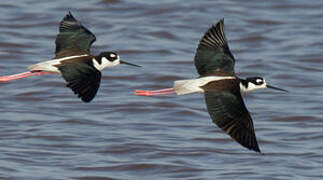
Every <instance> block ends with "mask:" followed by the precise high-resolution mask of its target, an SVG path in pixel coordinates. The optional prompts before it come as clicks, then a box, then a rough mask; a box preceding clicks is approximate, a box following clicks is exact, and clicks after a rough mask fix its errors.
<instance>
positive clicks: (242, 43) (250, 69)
mask: <svg viewBox="0 0 323 180" xmlns="http://www.w3.org/2000/svg"><path fill="white" fill-rule="evenodd" d="M68 10H71V11H72V13H73V14H74V16H75V17H76V18H77V19H78V20H80V21H81V22H82V23H83V24H84V25H85V26H86V27H88V28H89V29H90V30H91V31H92V32H94V33H95V34H96V36H97V42H95V44H94V47H93V48H92V52H93V53H94V54H97V53H99V52H100V51H104V50H116V51H117V52H118V53H120V55H121V57H122V58H123V59H124V60H128V61H129V62H133V63H137V64H140V65H142V66H144V68H141V69H139V68H134V67H130V66H126V65H120V66H118V67H115V68H112V69H108V70H105V71H104V72H103V79H102V83H101V88H100V90H99V92H98V94H97V96H96V98H95V99H94V101H93V102H92V103H90V104H85V103H82V102H81V101H80V100H79V99H78V98H76V97H75V96H74V95H73V93H72V91H71V90H70V89H68V88H66V87H65V82H64V80H63V79H62V78H60V77H59V76H55V75H48V76H42V77H31V78H27V79H22V80H17V81H15V82H12V83H1V84H0V89H1V91H0V92H1V94H0V177H1V178H0V179H9V178H12V179H82V180H85V179H215V178H216V179H321V178H322V177H323V118H322V115H323V112H322V106H323V105H322V102H323V98H322V97H323V90H322V86H323V80H322V75H323V73H322V71H323V64H322V63H323V58H322V56H323V31H322V29H323V2H322V1H316V0H307V1H305V0H303V1H275V0H269V1H255V0H253V1H248V2H243V3H241V1H238V0H222V1H211V0H209V1H207V0H204V1H203V0H202V1H194V0H185V1H184V0H182V1H181V0H159V1H145V0H101V1H100V0H93V1H70V0H65V1H64V0H57V1H41V0H25V1H1V2H0V69H1V73H0V74H1V75H6V74H13V73H18V72H24V71H26V67H27V66H29V65H30V64H33V63H37V62H39V61H43V60H47V59H50V58H52V57H53V52H54V41H55V37H56V34H57V31H58V23H59V21H60V20H61V19H62V18H63V16H64V15H65V14H66V13H67V12H68ZM222 17H224V19H225V26H226V34H227V38H228V39H229V43H230V48H231V50H232V51H233V53H234V55H235V58H236V59H237V63H236V72H237V73H238V75H239V76H241V77H246V76H255V75H256V76H264V77H265V78H266V80H267V82H268V83H270V84H272V85H278V86H281V87H284V88H285V89H287V90H289V91H290V93H289V94H284V93H278V92H274V91H271V90H263V91H259V92H254V93H251V94H249V95H248V96H247V97H246V98H245V101H246V104H247V107H248V109H249V111H250V112H251V115H252V117H253V119H254V124H255V130H256V134H257V137H258V142H259V145H260V148H261V150H262V151H263V153H264V154H265V155H260V154H257V153H254V152H252V151H248V150H246V149H245V148H243V147H241V146H240V145H239V144H237V143H236V142H234V141H233V140H231V138H229V136H227V135H226V134H224V133H223V132H222V131H221V130H219V128H218V127H216V126H215V125H214V124H213V123H212V122H211V120H210V118H209V115H208V113H207V112H206V108H205V104H204V98H203V95H200V94H195V95H194V94H193V95H185V96H163V97H139V96H133V95H132V90H134V89H157V88H166V87H170V86H171V85H172V81H174V80H178V79H188V78H193V77H196V76H197V73H196V71H195V68H194V66H193V61H192V60H193V57H194V53H195V49H196V46H197V43H198V41H199V39H200V37H201V36H202V35H203V33H204V32H205V31H206V30H207V28H208V27H210V25H211V24H214V23H216V22H217V21H218V20H219V19H220V18H222Z"/></svg>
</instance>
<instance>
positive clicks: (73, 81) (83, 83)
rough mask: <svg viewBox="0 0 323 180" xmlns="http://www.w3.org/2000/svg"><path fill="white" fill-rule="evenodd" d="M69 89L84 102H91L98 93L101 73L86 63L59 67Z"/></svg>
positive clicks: (67, 64)
mask: <svg viewBox="0 0 323 180" xmlns="http://www.w3.org/2000/svg"><path fill="white" fill-rule="evenodd" d="M58 69H59V70H60V71H61V73H62V76H63V78H64V79H65V80H66V82H67V85H66V86H67V87H69V88H71V89H72V90H73V92H74V93H75V94H77V95H78V97H79V98H81V99H82V101H84V102H90V101H91V100H92V99H93V98H94V97H95V95H96V93H97V92H98V89H99V87H100V81H101V72H100V71H98V70H97V69H95V68H94V67H93V66H92V65H91V64H89V63H86V62H78V63H65V64H62V65H60V66H58Z"/></svg>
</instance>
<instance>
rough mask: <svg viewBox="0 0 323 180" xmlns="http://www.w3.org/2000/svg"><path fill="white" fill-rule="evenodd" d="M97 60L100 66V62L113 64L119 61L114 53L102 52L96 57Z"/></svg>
mask: <svg viewBox="0 0 323 180" xmlns="http://www.w3.org/2000/svg"><path fill="white" fill-rule="evenodd" d="M97 60H98V62H99V63H100V64H102V62H103V61H104V60H106V61H110V62H113V61H118V60H120V57H119V55H118V54H117V53H115V52H102V53H100V54H99V55H98V56H97ZM119 64H120V63H119Z"/></svg>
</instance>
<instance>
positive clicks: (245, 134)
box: [205, 88, 260, 152]
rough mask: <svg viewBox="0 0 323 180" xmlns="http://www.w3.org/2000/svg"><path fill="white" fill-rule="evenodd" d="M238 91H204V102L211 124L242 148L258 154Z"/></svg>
mask: <svg viewBox="0 0 323 180" xmlns="http://www.w3.org/2000/svg"><path fill="white" fill-rule="evenodd" d="M239 91H240V90H239V88H238V90H231V91H220V92H219V91H217V92H214V91H206V92H205V101H206V105H207V109H208V111H209V114H210V116H211V118H212V120H213V122H214V123H215V124H216V125H218V126H219V127H220V128H221V129H222V130H224V131H225V132H226V133H228V134H229V135H230V136H231V137H232V138H233V139H234V140H236V141H237V142H238V143H240V144H241V145H242V146H244V147H246V148H248V149H252V150H254V151H256V152H260V149H259V147H258V143H257V140H256V135H255V131H254V127H253V122H252V119H251V116H250V114H249V112H248V110H247V108H246V106H245V104H244V102H243V99H242V97H241V94H240V92H239Z"/></svg>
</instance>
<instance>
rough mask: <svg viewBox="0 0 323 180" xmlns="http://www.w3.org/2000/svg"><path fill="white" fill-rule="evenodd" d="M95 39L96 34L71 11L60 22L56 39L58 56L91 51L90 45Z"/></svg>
mask: <svg viewBox="0 0 323 180" xmlns="http://www.w3.org/2000/svg"><path fill="white" fill-rule="evenodd" d="M95 40H96V37H95V35H94V34H93V33H91V31H89V30H88V29H87V28H85V27H84V26H82V24H81V23H80V22H79V21H77V20H76V19H75V18H74V17H73V16H72V14H71V12H69V13H68V14H67V15H66V16H65V17H64V18H63V20H62V21H61V22H60V26H59V34H58V35H57V37H56V41H55V43H56V51H55V54H56V57H65V56H71V55H80V54H83V53H90V47H91V45H92V43H93V42H94V41H95Z"/></svg>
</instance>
